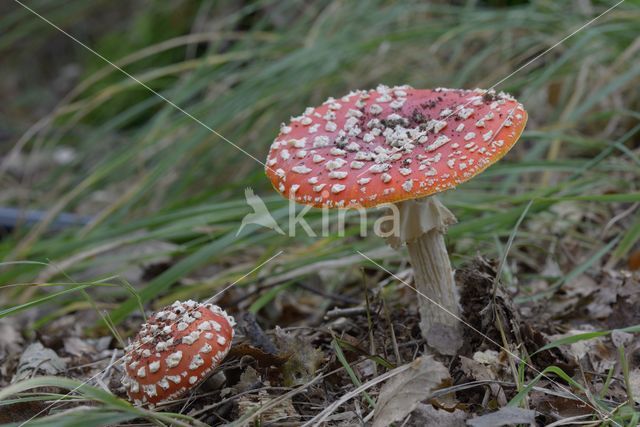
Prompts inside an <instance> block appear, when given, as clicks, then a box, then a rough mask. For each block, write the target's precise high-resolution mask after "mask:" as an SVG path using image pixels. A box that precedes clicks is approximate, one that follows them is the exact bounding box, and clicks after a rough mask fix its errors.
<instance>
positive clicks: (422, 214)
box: [388, 196, 462, 355]
mask: <svg viewBox="0 0 640 427" xmlns="http://www.w3.org/2000/svg"><path fill="white" fill-rule="evenodd" d="M396 206H397V207H398V211H399V215H400V224H399V225H400V226H399V230H398V231H399V236H397V237H393V238H389V239H388V243H389V244H390V245H391V246H392V247H395V248H397V247H399V246H400V245H401V244H403V243H404V244H406V245H407V249H408V251H409V257H410V260H411V265H412V266H413V270H414V282H415V287H416V290H417V291H418V293H420V294H421V295H420V296H419V298H418V307H419V312H420V329H421V331H422V336H423V337H424V339H425V340H426V341H427V344H428V345H429V347H430V348H432V349H434V350H436V351H437V352H438V353H440V354H445V355H454V354H456V352H457V350H458V349H459V348H460V347H461V346H462V329H461V325H460V321H459V320H458V319H459V317H460V306H459V303H458V300H459V297H458V293H457V290H456V286H455V282H454V277H453V270H452V268H451V263H450V262H449V255H448V254H447V248H446V245H445V242H444V233H445V232H446V229H447V226H448V225H450V224H453V223H455V222H456V218H455V216H454V215H453V214H452V213H451V212H450V211H449V210H448V209H447V208H446V207H445V206H444V205H443V204H442V203H440V201H439V200H438V199H437V198H435V197H433V196H431V197H426V198H423V199H419V200H408V201H404V202H400V203H397V204H396ZM425 297H426V298H425Z"/></svg>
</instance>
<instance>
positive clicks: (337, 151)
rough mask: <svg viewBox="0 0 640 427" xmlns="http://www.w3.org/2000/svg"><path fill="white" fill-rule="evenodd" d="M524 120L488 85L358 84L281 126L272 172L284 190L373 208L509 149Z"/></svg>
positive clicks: (440, 185)
mask: <svg viewBox="0 0 640 427" xmlns="http://www.w3.org/2000/svg"><path fill="white" fill-rule="evenodd" d="M526 121H527V113H526V112H525V110H524V108H523V107H522V104H520V103H518V102H517V101H516V100H515V99H514V98H512V97H511V96H509V95H507V94H505V93H495V91H493V90H490V91H486V90H482V89H475V90H461V89H442V88H440V89H435V90H431V89H413V88H411V87H409V86H396V87H391V88H390V87H387V86H383V85H380V86H378V87H377V88H376V89H375V90H369V91H356V92H351V93H350V94H348V95H346V96H344V97H342V98H340V99H333V98H329V99H328V100H327V101H326V102H324V103H323V104H322V105H321V106H319V107H316V108H307V110H306V111H305V112H304V114H302V115H301V116H298V117H294V118H292V119H291V122H290V123H289V124H287V125H285V124H283V125H282V126H281V128H280V134H279V135H278V137H277V138H276V139H275V141H274V142H273V144H272V145H271V150H270V151H269V156H268V158H267V163H266V166H267V168H266V173H267V176H268V177H269V179H270V180H271V183H272V184H273V186H274V187H275V188H276V189H277V190H278V191H279V192H280V193H281V194H283V195H284V196H285V197H287V198H291V199H294V200H295V201H296V202H298V203H302V204H307V205H313V206H316V207H338V208H339V207H350V206H362V207H372V206H377V205H379V204H382V203H394V202H399V201H403V200H408V199H416V198H422V197H425V196H428V195H431V194H435V193H438V192H441V191H444V190H447V189H449V188H452V187H455V186H456V185H458V184H460V183H462V182H465V181H467V180H469V179H471V178H472V177H473V176H475V175H477V174H479V173H480V172H482V171H483V170H484V169H486V168H487V167H488V166H490V165H491V164H493V163H495V162H496V161H498V160H499V159H500V158H502V156H504V155H505V154H506V153H507V152H508V151H509V149H510V148H511V147H512V146H513V145H514V144H515V142H516V141H517V140H518V138H519V137H520V134H521V133H522V130H523V129H524V126H525V124H526Z"/></svg>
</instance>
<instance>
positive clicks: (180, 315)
mask: <svg viewBox="0 0 640 427" xmlns="http://www.w3.org/2000/svg"><path fill="white" fill-rule="evenodd" d="M234 325H235V321H234V319H233V317H231V316H229V315H227V313H226V312H225V311H224V310H222V309H221V308H220V307H218V306H217V305H213V304H200V303H197V302H195V301H191V300H189V301H185V302H181V301H176V302H174V303H173V304H172V305H170V306H168V307H165V308H163V309H162V310H161V311H159V312H157V313H155V314H154V315H153V316H151V317H150V318H149V319H148V321H147V323H145V324H143V325H142V328H141V330H140V332H139V333H138V335H136V338H135V340H134V341H133V342H132V343H131V344H130V345H129V346H128V347H127V348H126V352H127V353H126V355H125V357H124V364H125V365H124V366H125V375H124V378H123V380H122V383H123V385H124V386H125V388H126V389H127V394H128V395H129V399H131V400H132V401H133V402H134V404H136V405H143V406H150V407H153V406H155V405H157V404H158V403H161V402H166V401H170V400H172V399H175V398H177V397H180V396H181V395H183V394H184V393H186V392H187V391H189V390H190V389H193V388H195V387H196V386H197V385H198V384H199V383H200V382H202V381H203V380H204V379H206V378H207V377H208V376H209V374H211V372H213V370H214V369H215V368H216V367H217V366H218V365H219V364H220V362H221V361H222V359H224V357H225V356H226V355H227V353H228V352H229V349H230V348H231V340H232V339H233V334H234V331H233V326H234Z"/></svg>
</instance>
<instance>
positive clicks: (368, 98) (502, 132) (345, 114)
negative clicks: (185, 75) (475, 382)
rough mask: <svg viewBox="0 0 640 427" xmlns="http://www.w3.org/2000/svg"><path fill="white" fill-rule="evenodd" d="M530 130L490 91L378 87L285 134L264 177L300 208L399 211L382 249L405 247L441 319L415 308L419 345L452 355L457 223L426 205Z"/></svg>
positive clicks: (518, 111) (315, 112)
mask: <svg viewBox="0 0 640 427" xmlns="http://www.w3.org/2000/svg"><path fill="white" fill-rule="evenodd" d="M526 121H527V113H526V112H525V111H524V109H523V107H522V105H521V104H520V103H518V102H517V101H516V100H515V99H514V98H512V97H511V96H509V95H507V94H505V93H499V94H497V93H495V91H493V90H489V91H487V90H481V89H475V90H459V89H435V90H429V89H413V88H411V87H409V86H397V87H393V88H389V87H387V86H383V85H380V86H378V87H377V88H376V89H375V90H369V91H355V92H351V93H349V94H348V95H346V96H344V97H342V98H340V99H334V98H329V99H328V100H327V101H326V102H324V103H323V104H322V105H321V106H319V107H316V108H307V109H306V110H305V112H304V113H303V114H302V115H301V116H298V117H293V118H292V119H291V122H290V123H289V124H286V125H285V124H283V125H282V126H281V127H280V134H279V135H278V137H277V138H276V139H275V141H274V142H273V144H272V145H271V149H270V151H269V156H268V158H267V163H266V166H267V167H266V173H267V176H268V177H269V179H270V180H271V182H272V184H273V186H274V187H275V188H276V189H277V190H278V191H279V192H280V193H281V194H283V195H284V196H285V197H288V198H289V199H293V200H295V201H296V202H298V203H302V204H306V205H312V206H315V207H328V208H352V207H365V208H366V207H373V206H379V205H381V204H384V203H394V204H396V206H397V208H398V212H399V219H400V221H399V222H400V224H399V230H398V231H399V232H398V233H397V235H396V236H392V237H390V238H388V239H387V241H388V243H389V244H390V245H391V246H393V247H395V248H397V247H399V246H400V245H401V244H406V245H407V248H408V251H409V255H410V258H411V264H412V265H413V268H414V277H415V285H416V288H417V290H418V291H419V292H420V293H421V294H424V295H425V296H427V297H429V298H430V299H431V300H433V301H434V302H436V303H438V304H440V305H441V306H442V307H444V308H445V309H446V310H441V309H440V308H438V307H434V306H430V305H429V303H428V302H427V301H426V300H424V299H419V310H420V317H421V322H420V327H421V330H422V335H423V337H424V338H425V339H426V340H427V343H428V344H429V346H430V347H432V348H434V349H435V350H437V351H438V352H440V353H441V354H455V353H456V351H457V349H458V348H459V347H460V345H461V344H462V333H461V328H460V324H459V321H458V320H457V319H456V317H455V316H458V317H459V315H460V308H459V304H458V296H457V292H456V289H455V283H454V280H453V271H452V269H451V264H450V262H449V257H448V255H447V250H446V246H445V243H444V233H445V232H446V228H447V226H448V225H450V224H452V223H454V222H455V221H456V220H455V217H454V216H453V214H452V213H451V212H450V211H449V210H448V209H447V208H445V207H444V206H443V205H442V204H441V203H440V202H439V201H438V200H437V199H436V198H435V197H433V196H432V195H433V194H435V193H439V192H441V191H445V190H447V189H450V188H452V187H455V186H456V185H458V184H460V183H463V182H465V181H467V180H469V179H471V178H472V177H473V176H475V175H477V174H479V173H480V172H482V171H483V170H484V169H486V168H487V167H489V166H490V165H491V164H493V163H495V162H496V161H498V160H499V159H500V158H501V157H502V156H504V155H505V154H506V153H507V151H509V149H510V148H511V147H512V146H513V144H514V143H515V142H516V141H517V140H518V138H519V137H520V134H521V133H522V130H523V129H524V126H525V123H526ZM428 196H431V197H428ZM447 311H448V312H449V313H447ZM452 314H453V316H452Z"/></svg>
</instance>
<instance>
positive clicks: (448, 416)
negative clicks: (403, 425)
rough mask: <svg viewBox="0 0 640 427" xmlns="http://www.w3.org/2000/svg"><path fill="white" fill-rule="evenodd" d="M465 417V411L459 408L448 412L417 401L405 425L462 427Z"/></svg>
mask: <svg viewBox="0 0 640 427" xmlns="http://www.w3.org/2000/svg"><path fill="white" fill-rule="evenodd" d="M467 417H468V416H467V413H466V412H464V411H462V410H460V409H456V410H454V411H453V412H449V411H445V410H442V409H436V408H434V407H433V406H431V405H426V404H424V403H419V404H418V406H416V409H415V410H414V411H413V412H412V413H411V419H410V420H409V423H408V424H407V426H416V427H417V426H420V427H422V426H438V427H464V426H465V422H464V421H465V420H466V419H467Z"/></svg>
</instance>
